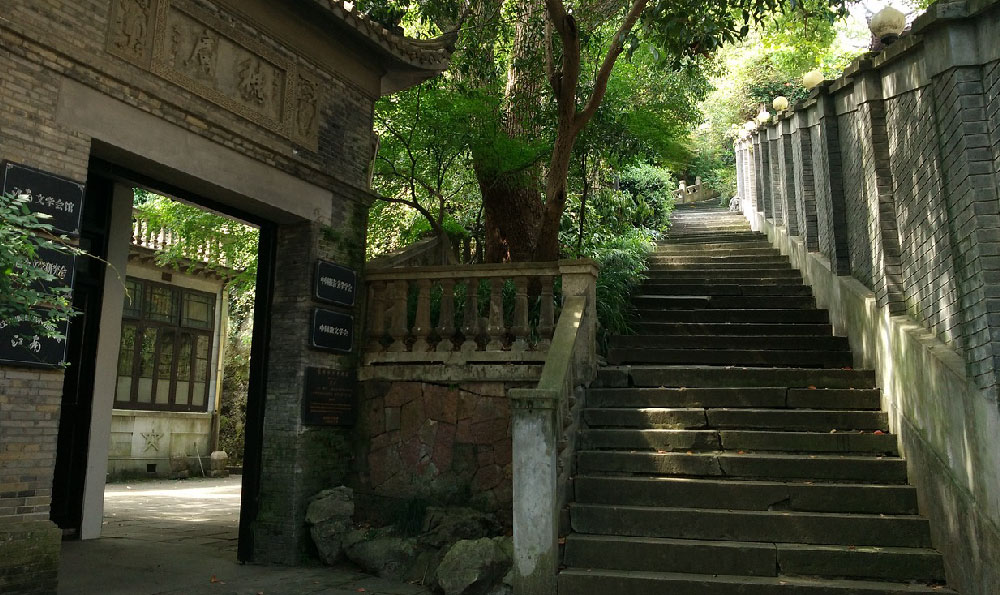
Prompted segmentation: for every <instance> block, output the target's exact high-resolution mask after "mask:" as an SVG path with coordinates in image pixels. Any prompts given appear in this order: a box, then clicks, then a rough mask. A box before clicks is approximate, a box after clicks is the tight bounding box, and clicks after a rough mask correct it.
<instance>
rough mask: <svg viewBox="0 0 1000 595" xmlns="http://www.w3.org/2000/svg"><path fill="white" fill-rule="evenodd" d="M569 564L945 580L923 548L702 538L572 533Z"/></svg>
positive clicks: (937, 557) (933, 557) (934, 557)
mask: <svg viewBox="0 0 1000 595" xmlns="http://www.w3.org/2000/svg"><path fill="white" fill-rule="evenodd" d="M563 563H564V564H565V565H566V566H569V567H577V568H600V569H605V570H633V571H650V572H684V573H695V574H711V575H720V574H721V575H735V574H739V575H744V576H778V575H779V573H780V574H782V575H794V576H811V577H833V578H844V579H860V580H879V579H886V580H893V581H928V582H943V581H944V578H945V575H944V563H943V561H942V558H941V555H940V554H939V553H937V552H936V551H934V550H931V549H925V548H901V547H873V546H843V545H806V544H798V543H777V544H774V543H765V542H755V541H704V540H697V539H671V538H656V537H625V536H611V535H586V534H580V533H574V534H572V535H570V536H569V537H567V539H566V551H565V555H564V557H563Z"/></svg>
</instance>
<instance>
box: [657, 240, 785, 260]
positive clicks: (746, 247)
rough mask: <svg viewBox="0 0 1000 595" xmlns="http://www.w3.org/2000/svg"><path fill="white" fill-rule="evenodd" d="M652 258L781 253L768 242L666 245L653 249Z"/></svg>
mask: <svg viewBox="0 0 1000 595" xmlns="http://www.w3.org/2000/svg"><path fill="white" fill-rule="evenodd" d="M651 255H652V256H712V257H727V256H765V257H778V256H781V251H780V250H778V249H777V248H772V247H771V245H770V244H768V243H767V242H760V243H759V244H757V243H751V242H742V243H740V242H736V243H732V244H679V245H678V244H664V245H659V246H657V247H656V248H654V249H653V252H652V254H651Z"/></svg>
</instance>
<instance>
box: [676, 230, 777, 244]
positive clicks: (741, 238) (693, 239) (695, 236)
mask: <svg viewBox="0 0 1000 595" xmlns="http://www.w3.org/2000/svg"><path fill="white" fill-rule="evenodd" d="M762 237H763V236H760V235H757V234H753V233H709V232H698V233H693V232H692V233H688V234H679V235H674V236H669V237H668V238H667V239H666V240H665V243H666V244H668V245H673V246H676V245H679V244H695V245H697V244H705V243H727V244H731V243H737V242H748V243H749V242H760V241H762V239H761V238H762Z"/></svg>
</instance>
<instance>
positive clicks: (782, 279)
mask: <svg viewBox="0 0 1000 595" xmlns="http://www.w3.org/2000/svg"><path fill="white" fill-rule="evenodd" d="M646 278H647V279H649V280H652V281H655V282H657V283H665V282H670V281H674V280H679V279H683V280H684V282H685V283H686V284H691V283H698V282H699V281H701V280H707V281H709V282H713V281H714V282H715V283H720V282H725V283H736V284H739V285H743V284H744V281H743V279H748V280H753V281H756V283H755V284H756V285H779V284H782V283H788V282H789V281H797V282H799V283H801V282H802V274H801V273H799V272H798V271H797V270H795V269H793V268H789V267H786V268H783V269H758V270H749V269H733V268H729V269H723V268H717V269H704V268H702V269H691V268H689V269H683V270H682V269H680V268H679V267H669V268H662V269H660V268H656V267H653V268H650V269H649V270H647V271H646ZM723 280H725V281H723Z"/></svg>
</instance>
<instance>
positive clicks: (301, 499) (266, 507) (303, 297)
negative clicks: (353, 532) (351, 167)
mask: <svg viewBox="0 0 1000 595" xmlns="http://www.w3.org/2000/svg"><path fill="white" fill-rule="evenodd" d="M343 203H344V205H343V208H344V211H345V212H342V213H339V214H338V215H339V216H335V219H334V220H335V221H338V222H341V223H340V227H339V228H338V229H337V230H336V231H337V233H336V234H332V233H328V228H325V227H324V226H323V225H322V224H320V223H318V222H312V221H310V222H303V223H297V224H290V225H282V226H279V227H278V229H277V238H276V244H277V246H276V257H275V262H274V293H273V298H272V304H271V326H270V342H269V359H268V378H267V399H266V403H265V407H264V428H263V443H262V452H261V464H260V474H261V483H260V491H259V494H258V502H259V504H258V510H257V517H256V520H255V522H254V524H253V546H254V548H253V561H254V562H267V563H278V564H287V565H295V564H299V563H301V562H302V561H303V560H306V559H308V558H309V557H310V555H311V553H310V552H311V551H312V544H311V543H310V537H309V531H308V529H307V527H306V525H305V510H306V505H307V503H308V500H309V499H310V498H311V497H312V496H313V495H315V494H316V493H317V492H319V491H321V490H323V489H326V488H330V487H334V486H337V485H340V484H343V483H344V482H345V481H346V477H347V473H348V471H349V467H350V464H351V460H352V452H353V449H352V445H351V441H352V438H353V436H352V433H353V430H352V429H351V428H342V427H326V426H307V425H305V424H304V423H303V419H302V410H303V399H304V392H305V377H306V368H307V367H317V368H325V369H332V370H339V371H344V372H347V373H348V374H354V373H355V366H356V365H357V360H356V355H355V354H344V355H340V354H336V353H332V352H328V351H319V350H316V349H313V348H311V347H310V345H309V328H310V325H311V321H312V312H313V309H314V308H315V307H317V306H321V304H318V303H315V302H314V301H313V300H312V298H311V296H312V295H313V291H312V283H313V269H314V267H315V262H316V259H318V258H323V259H326V260H331V261H334V262H337V263H341V264H344V265H345V266H349V267H352V268H355V269H357V270H360V269H361V266H362V262H363V260H362V259H363V254H364V250H363V246H364V235H363V234H364V232H365V228H366V225H365V217H367V212H366V211H367V205H362V204H359V203H351V202H348V201H347V200H344V201H343ZM352 234H353V235H352ZM322 307H324V308H327V307H329V306H322ZM363 311H364V304H363V303H361V301H360V300H359V303H357V304H356V305H355V308H354V309H353V312H354V314H355V328H354V335H355V338H356V340H355V345H357V344H358V342H359V341H360V337H361V336H362V330H361V329H362V327H361V326H360V324H361V319H362V317H361V316H360V313H361V312H363Z"/></svg>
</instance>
